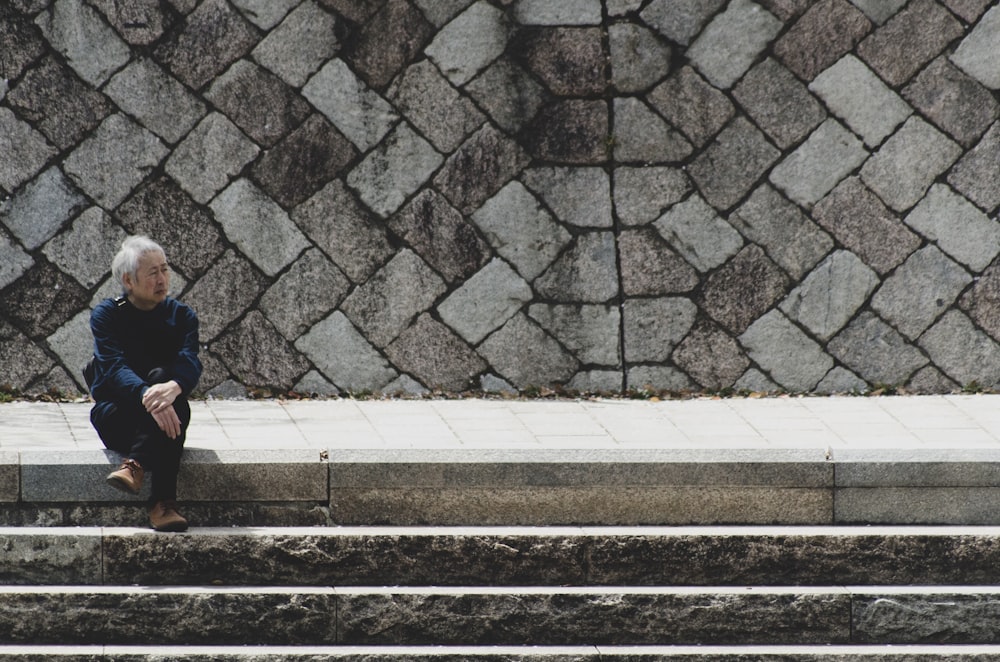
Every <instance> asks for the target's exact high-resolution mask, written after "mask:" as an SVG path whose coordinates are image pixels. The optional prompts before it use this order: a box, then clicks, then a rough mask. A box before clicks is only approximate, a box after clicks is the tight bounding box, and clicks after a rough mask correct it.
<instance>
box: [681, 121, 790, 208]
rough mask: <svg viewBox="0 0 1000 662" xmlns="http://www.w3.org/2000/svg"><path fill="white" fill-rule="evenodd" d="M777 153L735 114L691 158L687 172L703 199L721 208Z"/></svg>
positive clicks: (737, 197)
mask: <svg viewBox="0 0 1000 662" xmlns="http://www.w3.org/2000/svg"><path fill="white" fill-rule="evenodd" d="M780 156H781V152H779V151H778V150H777V149H776V148H775V147H774V146H773V145H772V144H771V143H770V142H768V140H767V138H766V137H764V134H763V133H761V131H760V129H757V128H756V127H754V126H753V125H752V124H750V122H748V121H747V120H745V119H744V118H742V117H738V118H736V119H735V120H733V121H732V122H731V123H730V124H729V125H728V126H727V127H726V128H725V129H723V130H722V132H721V133H720V134H719V135H718V136H716V138H715V141H714V142H712V144H711V145H709V146H708V147H706V148H705V149H704V150H703V151H702V152H701V154H699V155H698V156H697V157H695V159H694V161H693V162H692V163H691V166H690V167H689V168H688V173H689V174H690V175H691V179H692V180H694V183H695V184H696V185H697V186H698V189H699V190H700V191H701V193H702V195H703V196H704V197H705V200H707V201H708V203H709V204H710V205H712V206H713V207H715V208H716V209H718V210H720V211H721V210H725V209H728V208H730V207H732V206H733V205H734V204H736V203H737V202H739V200H740V198H742V197H743V196H744V195H746V193H747V192H748V191H749V190H750V188H751V187H752V186H753V185H754V183H755V182H756V181H757V180H758V179H759V178H760V176H761V175H763V174H764V173H765V172H766V171H767V169H768V168H770V167H771V165H772V164H773V163H774V162H775V161H777V160H778V158H779V157H780Z"/></svg>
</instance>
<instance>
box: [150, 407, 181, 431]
mask: <svg viewBox="0 0 1000 662" xmlns="http://www.w3.org/2000/svg"><path fill="white" fill-rule="evenodd" d="M150 414H151V415H152V417H153V420H155V421H156V424H157V425H158V426H160V429H161V430H163V434H165V435H167V436H168V437H170V438H171V439H176V438H177V437H179V436H180V434H181V419H180V418H179V417H178V416H177V412H176V411H174V406H173V405H167V406H166V408H164V409H160V410H159V411H155V412H150Z"/></svg>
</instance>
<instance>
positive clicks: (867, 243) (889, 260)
mask: <svg viewBox="0 0 1000 662" xmlns="http://www.w3.org/2000/svg"><path fill="white" fill-rule="evenodd" d="M812 216H813V218H814V219H815V220H816V222H817V223H819V224H820V225H821V226H823V228H825V229H826V230H827V231H828V232H829V233H830V234H832V235H833V236H834V237H836V238H837V239H838V240H839V241H840V242H842V243H843V244H844V245H845V246H846V247H847V248H848V249H850V250H851V251H853V252H854V253H855V254H857V255H858V257H860V258H861V259H862V260H864V261H865V263H866V264H867V265H868V266H870V267H871V268H872V269H874V270H875V271H877V272H878V273H880V274H885V273H887V272H888V271H890V270H891V269H893V268H894V267H895V266H896V265H898V264H900V263H901V262H902V261H903V260H905V259H906V258H907V256H909V255H910V253H912V252H913V251H914V250H916V249H917V247H918V246H919V245H920V238H919V237H918V236H917V235H916V234H914V233H913V232H911V231H910V230H909V229H908V228H907V227H906V225H904V224H903V222H902V221H900V220H899V219H898V218H897V217H896V216H895V215H894V214H893V213H892V212H891V211H890V210H889V209H887V208H886V207H885V205H884V204H882V201H881V200H879V199H878V197H877V196H876V195H875V194H874V193H872V192H871V191H870V190H868V189H867V188H866V187H865V186H864V184H862V183H861V181H860V179H858V178H857V177H849V178H848V179H845V180H844V181H843V182H841V183H840V184H839V185H838V186H837V187H836V188H835V189H833V191H831V192H830V194H829V195H827V196H826V197H825V198H824V199H823V200H821V201H820V202H819V203H817V204H816V206H815V207H814V208H813V211H812ZM862 219H863V220H862Z"/></svg>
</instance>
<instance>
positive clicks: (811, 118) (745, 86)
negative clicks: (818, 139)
mask: <svg viewBox="0 0 1000 662" xmlns="http://www.w3.org/2000/svg"><path fill="white" fill-rule="evenodd" d="M733 96H734V97H735V98H736V100H737V101H738V102H739V104H740V105H741V106H743V108H744V109H745V110H746V111H747V113H748V114H749V115H750V117H751V118H753V120H754V121H755V122H756V123H757V126H759V127H760V128H761V129H763V130H764V132H765V133H766V134H767V135H768V136H769V137H770V138H771V139H772V140H774V142H775V144H777V145H778V147H780V148H782V149H787V148H789V147H791V146H792V145H794V144H795V143H797V142H799V141H800V140H801V139H802V138H804V137H805V136H806V135H807V134H808V133H809V132H810V131H812V130H813V129H814V128H816V126H817V125H818V124H819V123H820V122H822V121H823V120H824V119H826V112H825V111H824V110H823V106H821V105H820V103H819V102H818V101H816V99H815V98H814V97H813V96H812V95H811V94H809V91H808V90H807V89H806V87H805V85H803V84H802V83H801V82H799V80H798V79H797V78H796V77H795V75H794V74H793V73H792V72H791V71H789V70H788V69H786V68H785V67H783V66H782V65H781V63H779V62H778V61H777V60H775V59H774V58H770V57H769V58H767V59H766V60H764V61H763V62H761V63H760V64H758V65H757V66H755V67H754V68H753V69H751V70H750V71H749V72H748V73H747V75H746V76H744V77H743V80H741V81H740V82H739V83H738V84H737V85H736V87H735V88H733Z"/></svg>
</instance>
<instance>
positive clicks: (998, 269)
mask: <svg viewBox="0 0 1000 662" xmlns="http://www.w3.org/2000/svg"><path fill="white" fill-rule="evenodd" d="M960 303H961V306H962V309H963V310H964V311H965V312H966V313H968V314H969V317H971V318H972V319H973V320H975V322H976V323H977V324H978V325H979V326H980V327H981V328H982V329H983V330H984V331H986V333H988V334H990V336H992V337H993V338H995V339H1000V265H992V266H991V267H989V268H988V269H987V270H986V271H984V272H983V273H982V275H981V276H980V277H979V278H977V279H976V280H975V281H974V282H973V285H972V287H971V288H969V291H967V292H966V293H965V294H964V295H963V296H962V299H961V301H960Z"/></svg>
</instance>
